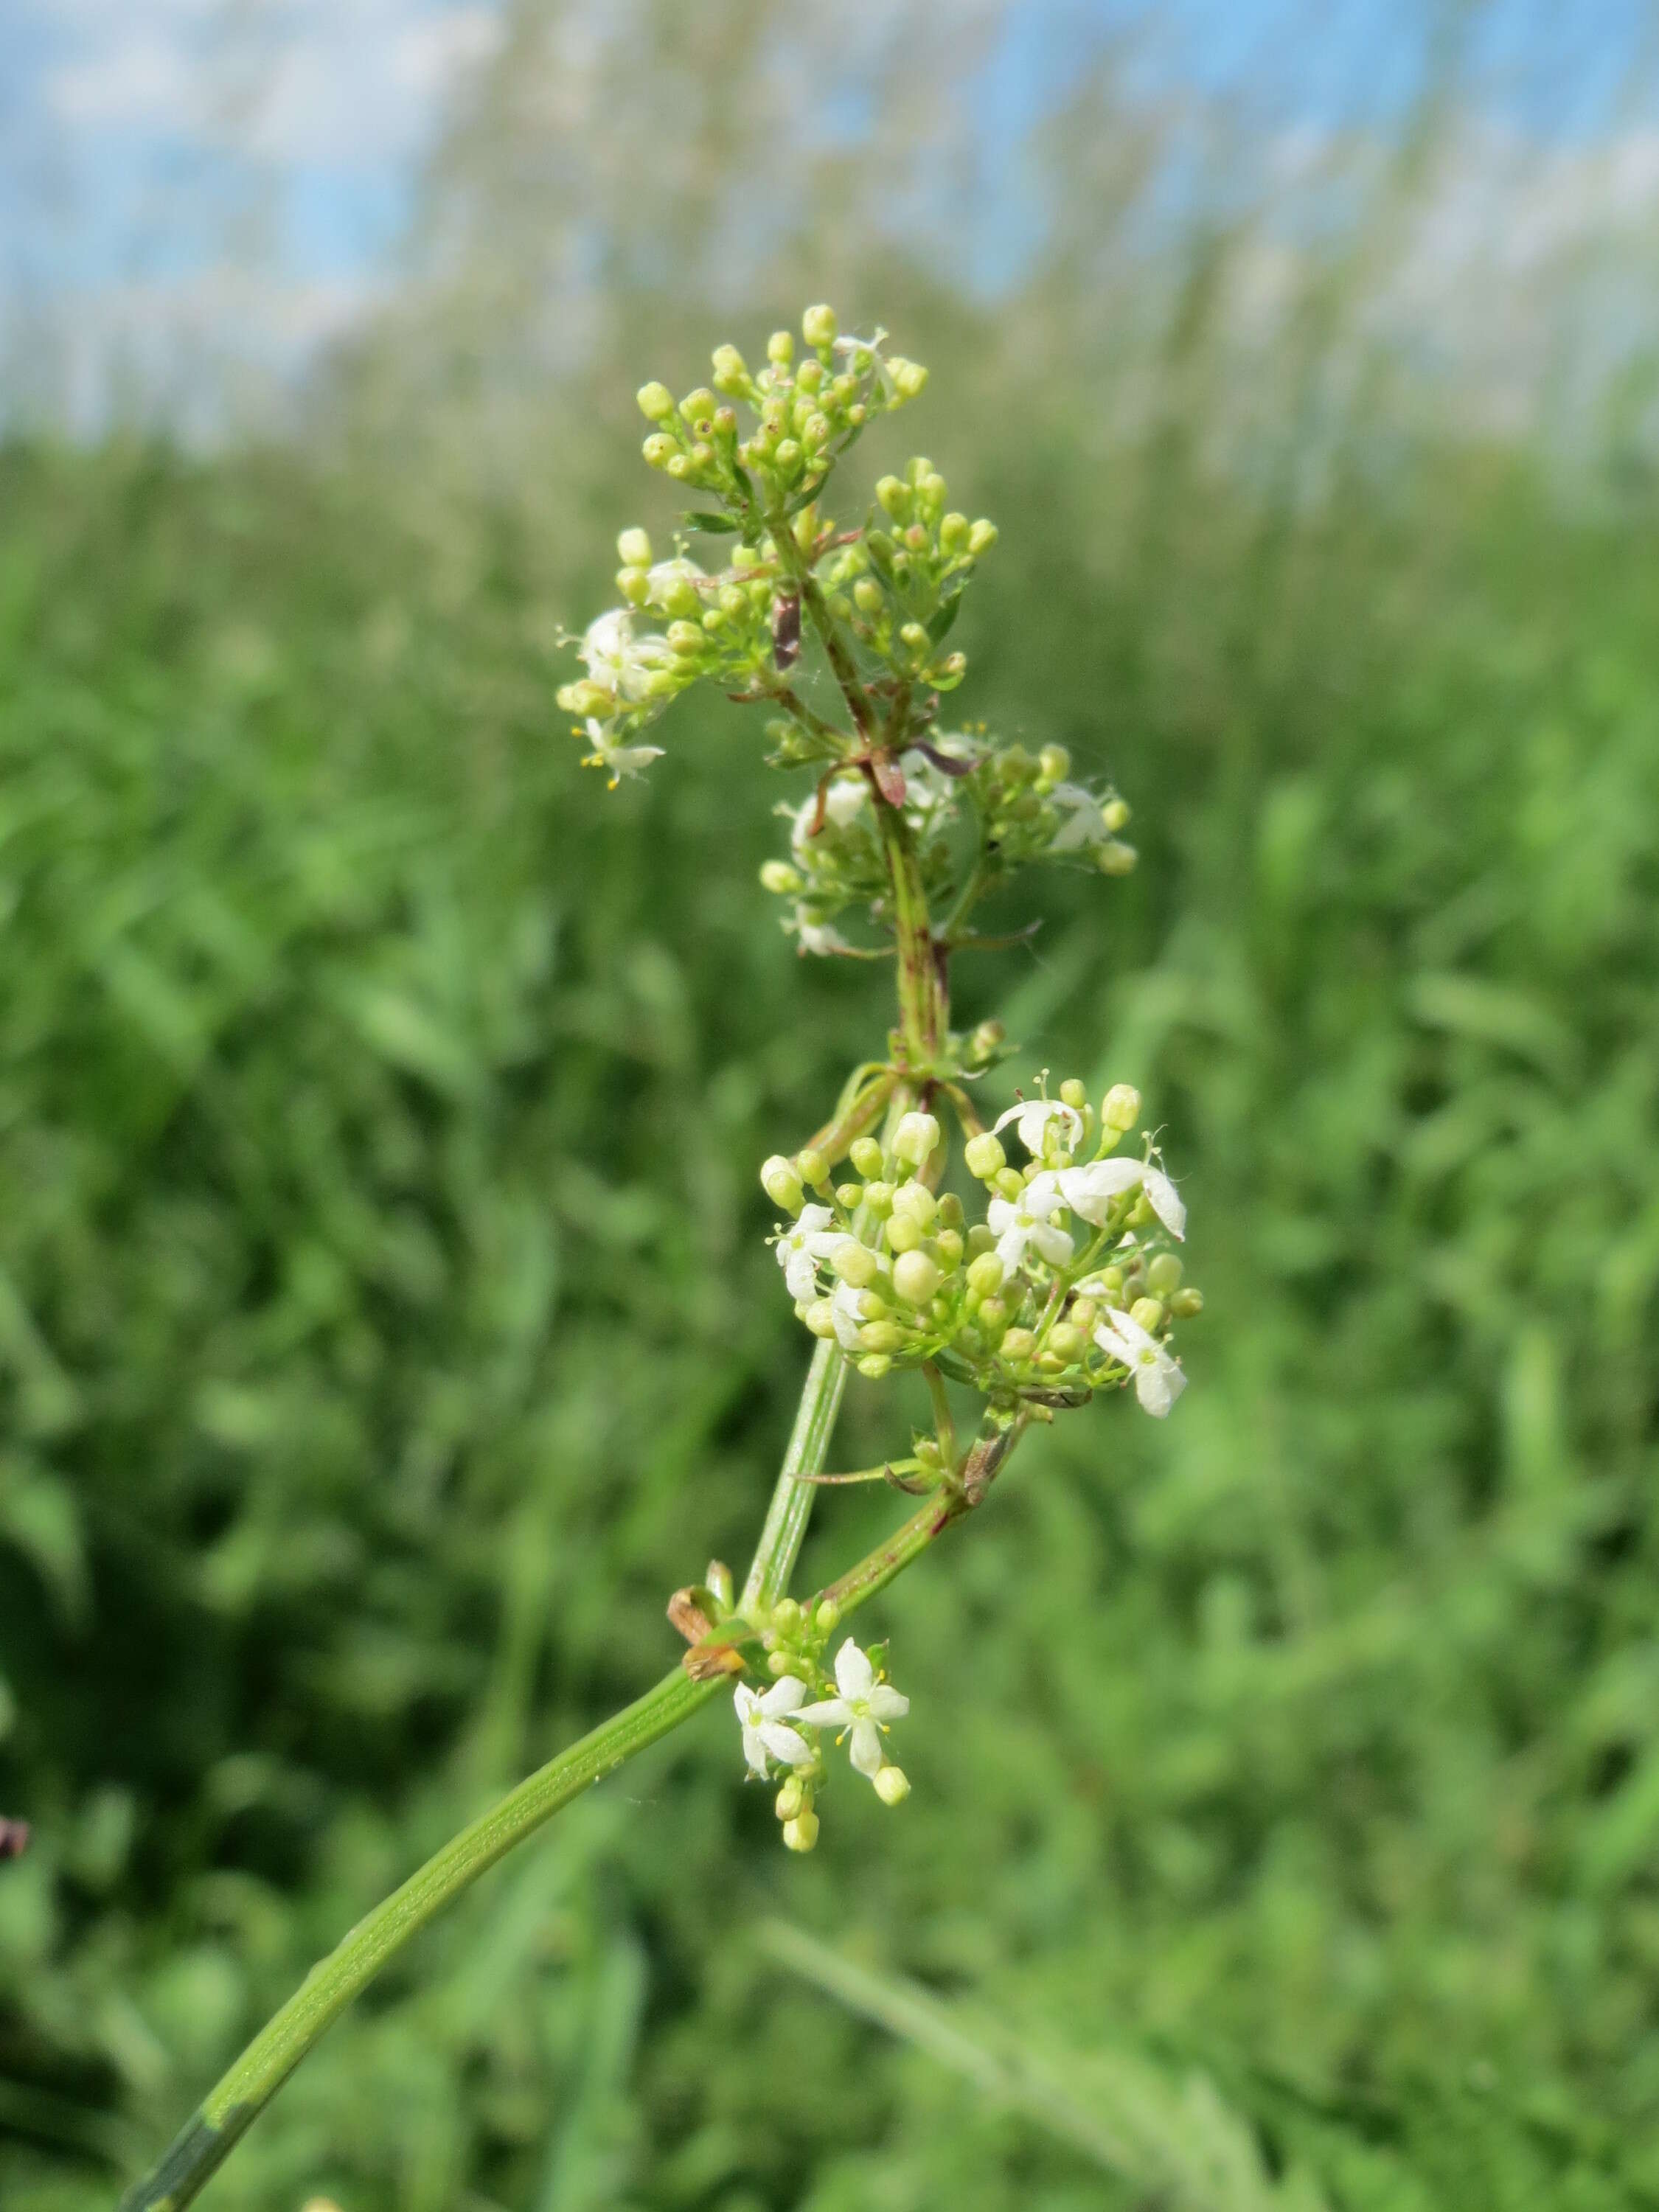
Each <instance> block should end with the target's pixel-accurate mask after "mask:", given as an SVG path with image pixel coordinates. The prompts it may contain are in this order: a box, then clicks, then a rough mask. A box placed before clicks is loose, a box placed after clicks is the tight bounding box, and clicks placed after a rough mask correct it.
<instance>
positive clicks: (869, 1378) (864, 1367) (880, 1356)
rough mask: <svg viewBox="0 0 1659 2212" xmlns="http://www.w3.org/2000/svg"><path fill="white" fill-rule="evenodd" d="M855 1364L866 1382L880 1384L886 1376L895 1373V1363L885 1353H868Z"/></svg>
mask: <svg viewBox="0 0 1659 2212" xmlns="http://www.w3.org/2000/svg"><path fill="white" fill-rule="evenodd" d="M854 1365H855V1366H856V1367H857V1369H858V1370H859V1373H860V1375H862V1376H863V1377H864V1379H865V1381H866V1383H879V1382H880V1381H881V1379H882V1377H883V1376H884V1375H890V1374H891V1373H892V1371H893V1363H892V1361H891V1360H890V1358H888V1357H887V1354H886V1353H885V1352H866V1353H864V1355H863V1357H862V1358H860V1359H857V1360H855V1361H854Z"/></svg>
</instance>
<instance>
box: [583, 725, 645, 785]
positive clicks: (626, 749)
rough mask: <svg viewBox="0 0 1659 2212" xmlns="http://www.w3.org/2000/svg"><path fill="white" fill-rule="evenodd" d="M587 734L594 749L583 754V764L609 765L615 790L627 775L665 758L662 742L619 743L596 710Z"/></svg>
mask: <svg viewBox="0 0 1659 2212" xmlns="http://www.w3.org/2000/svg"><path fill="white" fill-rule="evenodd" d="M587 735H588V741H589V743H590V744H592V748H593V750H592V752H591V753H585V754H584V755H583V756H582V766H583V767H584V768H602V769H605V770H606V771H607V772H608V774H609V775H610V777H611V789H612V791H614V790H615V789H616V788H617V785H618V784H619V783H620V782H621V781H622V780H623V777H624V776H625V775H640V774H641V772H642V771H643V770H644V769H647V768H648V767H649V766H650V764H651V763H652V762H653V760H660V759H661V758H662V747H661V746H660V745H619V744H617V740H616V738H614V737H613V736H612V735H611V732H610V730H609V729H607V728H606V726H605V724H604V723H603V722H601V721H599V720H598V719H597V718H596V717H595V716H593V715H592V714H590V715H589V716H588V718H587Z"/></svg>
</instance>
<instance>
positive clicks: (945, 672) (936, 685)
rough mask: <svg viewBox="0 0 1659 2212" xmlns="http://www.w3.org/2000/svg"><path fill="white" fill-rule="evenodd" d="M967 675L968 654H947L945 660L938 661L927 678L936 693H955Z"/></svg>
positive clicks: (928, 672)
mask: <svg viewBox="0 0 1659 2212" xmlns="http://www.w3.org/2000/svg"><path fill="white" fill-rule="evenodd" d="M967 673H968V656H967V654H966V653H946V654H945V658H944V659H943V660H936V661H935V662H934V663H933V666H932V667H931V668H930V669H928V670H927V681H928V682H929V683H930V684H932V685H933V689H934V690H935V691H954V690H956V688H957V684H960V683H961V681H962V679H963V677H964V676H965V675H966V674H967Z"/></svg>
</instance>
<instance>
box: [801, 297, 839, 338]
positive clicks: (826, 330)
mask: <svg viewBox="0 0 1659 2212" xmlns="http://www.w3.org/2000/svg"><path fill="white" fill-rule="evenodd" d="M838 327H839V326H838V325H837V324H836V311H835V309H834V308H833V307H823V306H822V305H820V306H818V307H809V308H808V309H807V310H806V313H805V314H804V315H803V316H802V317H801V319H800V334H801V336H802V337H804V338H805V341H806V343H807V344H808V345H810V346H812V347H817V346H827V345H833V344H834V343H835V342H836V330H837V328H838Z"/></svg>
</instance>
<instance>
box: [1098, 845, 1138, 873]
mask: <svg viewBox="0 0 1659 2212" xmlns="http://www.w3.org/2000/svg"><path fill="white" fill-rule="evenodd" d="M1139 858H1140V855H1139V853H1137V852H1136V850H1135V848H1134V847H1133V845H1125V844H1122V843H1121V842H1119V840H1118V839H1117V838H1115V837H1111V838H1109V839H1108V840H1107V842H1105V844H1103V845H1097V847H1096V848H1095V865H1096V866H1097V867H1098V868H1099V870H1100V872H1101V874H1102V875H1103V876H1127V875H1132V874H1133V872H1134V865H1135V862H1136V861H1137V860H1139Z"/></svg>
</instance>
